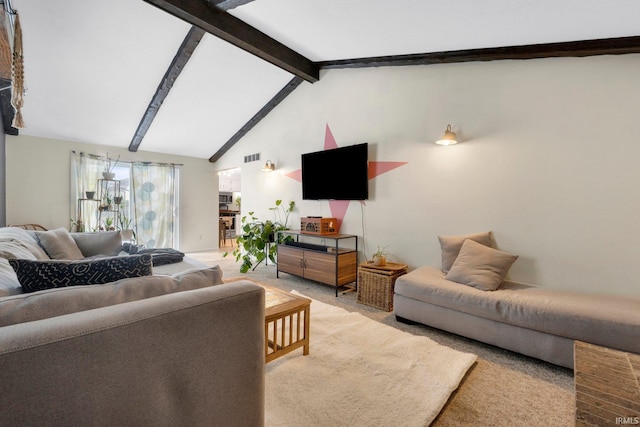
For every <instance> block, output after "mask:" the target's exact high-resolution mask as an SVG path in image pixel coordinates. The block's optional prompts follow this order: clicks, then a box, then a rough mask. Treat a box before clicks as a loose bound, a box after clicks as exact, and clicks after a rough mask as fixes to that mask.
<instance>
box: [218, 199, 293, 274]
mask: <svg viewBox="0 0 640 427" xmlns="http://www.w3.org/2000/svg"><path fill="white" fill-rule="evenodd" d="M294 209H295V202H294V201H291V202H289V205H288V206H286V207H285V205H283V204H282V200H276V203H275V206H274V207H272V208H269V210H271V211H273V217H274V219H273V221H271V220H266V221H260V220H259V219H258V217H256V216H254V213H253V212H249V215H248V216H243V217H242V220H241V223H242V228H241V231H242V233H241V234H238V236H237V237H236V243H237V246H236V248H235V249H234V250H233V255H234V256H235V257H236V261H238V262H239V261H240V260H242V265H241V266H240V272H241V273H246V272H248V271H249V269H251V270H255V269H256V267H258V265H260V264H261V263H262V262H263V261H265V260H267V259H270V260H271V262H273V263H274V264H275V262H276V253H277V245H278V244H279V243H283V242H284V241H286V240H288V239H291V236H286V237H285V236H282V235H280V234H278V231H281V230H288V229H289V227H288V222H289V215H290V214H291V212H292V211H293V210H294ZM276 236H278V238H277V239H276ZM227 255H228V253H227V252H225V253H224V255H223V256H227Z"/></svg>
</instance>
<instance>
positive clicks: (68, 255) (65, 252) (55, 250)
mask: <svg viewBox="0 0 640 427" xmlns="http://www.w3.org/2000/svg"><path fill="white" fill-rule="evenodd" d="M36 236H37V237H38V241H39V243H40V246H42V248H43V249H44V250H45V252H46V253H47V255H49V258H51V259H83V258H84V255H83V254H82V252H81V251H80V249H79V248H78V245H77V244H76V241H75V240H73V237H71V234H70V233H69V231H67V229H66V228H56V229H55V230H49V231H42V232H38V233H37V234H36Z"/></svg>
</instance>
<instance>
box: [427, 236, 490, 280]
mask: <svg viewBox="0 0 640 427" xmlns="http://www.w3.org/2000/svg"><path fill="white" fill-rule="evenodd" d="M468 239H471V240H473V241H475V242H478V243H481V244H483V245H485V246H488V247H491V245H492V239H491V232H490V231H487V232H484V233H475V234H467V235H464V236H438V240H439V241H440V248H441V249H442V272H443V273H444V274H447V273H448V272H449V269H450V268H451V266H452V265H453V263H454V262H455V260H456V258H457V257H458V253H459V252H460V248H462V244H463V243H464V241H465V240H468Z"/></svg>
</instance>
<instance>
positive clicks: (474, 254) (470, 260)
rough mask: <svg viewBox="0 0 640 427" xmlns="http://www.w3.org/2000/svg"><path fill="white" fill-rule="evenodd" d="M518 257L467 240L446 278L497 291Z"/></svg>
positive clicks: (485, 289)
mask: <svg viewBox="0 0 640 427" xmlns="http://www.w3.org/2000/svg"><path fill="white" fill-rule="evenodd" d="M517 259H518V256H517V255H511V254H508V253H506V252H502V251H499V250H497V249H493V248H490V247H487V246H485V245H482V244H480V243H477V242H475V241H473V240H470V239H469V240H465V241H464V243H463V244H462V248H461V249H460V253H459V254H458V258H456V261H455V262H454V263H453V265H452V266H451V269H450V270H449V272H448V273H447V275H446V279H447V280H452V281H454V282H458V283H462V284H463V285H468V286H472V287H474V288H477V289H480V290H483V291H495V290H496V289H498V288H499V287H500V284H501V283H502V281H503V280H504V278H505V276H506V275H507V272H508V271H509V269H510V268H511V265H513V263H514V262H515V261H516V260H517Z"/></svg>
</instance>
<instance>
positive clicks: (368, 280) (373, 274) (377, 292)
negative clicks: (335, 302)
mask: <svg viewBox="0 0 640 427" xmlns="http://www.w3.org/2000/svg"><path fill="white" fill-rule="evenodd" d="M406 272H407V264H399V263H395V262H388V263H386V264H385V265H383V266H377V265H375V264H374V263H372V262H364V263H362V264H360V266H359V267H358V302H359V303H360V304H365V305H369V306H371V307H375V308H379V309H381V310H385V311H392V310H393V288H394V286H395V283H396V279H397V278H398V277H400V276H402V275H403V274H406Z"/></svg>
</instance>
